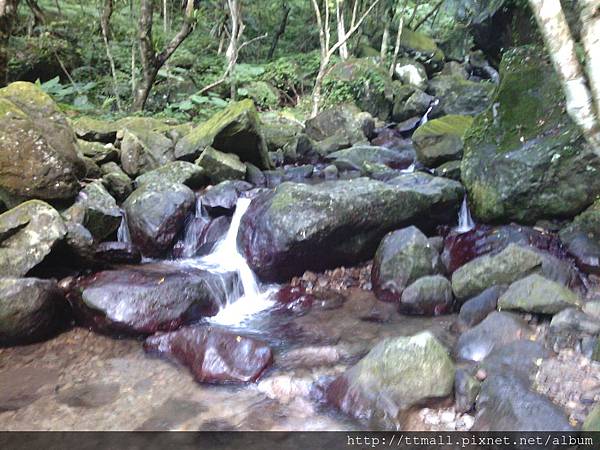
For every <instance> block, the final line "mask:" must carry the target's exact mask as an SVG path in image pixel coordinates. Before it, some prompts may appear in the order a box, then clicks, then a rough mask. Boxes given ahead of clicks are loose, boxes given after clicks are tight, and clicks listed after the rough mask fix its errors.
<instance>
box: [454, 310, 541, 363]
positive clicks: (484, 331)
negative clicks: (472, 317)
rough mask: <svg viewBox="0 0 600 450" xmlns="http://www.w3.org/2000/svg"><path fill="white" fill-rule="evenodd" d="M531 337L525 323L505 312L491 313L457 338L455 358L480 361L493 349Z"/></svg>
mask: <svg viewBox="0 0 600 450" xmlns="http://www.w3.org/2000/svg"><path fill="white" fill-rule="evenodd" d="M531 335H532V333H531V330H530V329H529V327H528V326H527V324H526V323H525V322H523V321H522V320H521V319H519V318H518V317H516V316H514V315H512V314H510V313H505V312H497V311H496V312H492V313H491V314H490V315H488V316H487V317H486V318H485V319H484V320H483V321H482V322H481V323H480V324H478V325H476V326H475V327H473V328H471V329H470V330H467V331H465V332H464V333H463V334H461V335H460V337H459V338H458V343H457V347H456V354H457V357H458V358H460V359H464V360H467V361H477V362H479V361H482V360H483V359H484V358H485V357H486V356H487V355H489V354H490V353H491V352H492V350H494V348H497V347H500V346H502V345H505V344H508V343H510V342H513V341H517V340H519V339H528V338H529V337H530V336H531Z"/></svg>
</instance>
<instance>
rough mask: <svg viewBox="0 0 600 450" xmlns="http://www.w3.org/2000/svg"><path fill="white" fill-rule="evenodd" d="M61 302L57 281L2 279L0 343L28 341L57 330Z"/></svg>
mask: <svg viewBox="0 0 600 450" xmlns="http://www.w3.org/2000/svg"><path fill="white" fill-rule="evenodd" d="M61 301H62V302H64V298H62V295H61V293H60V291H59V289H58V285H57V284H56V281H52V280H40V279H37V278H0V346H2V345H11V344H24V343H28V342H31V341H34V340H36V339H39V338H43V337H45V336H46V335H47V334H49V333H51V332H52V331H54V330H55V329H56V325H57V323H58V319H59V318H60V312H61V308H62V305H61Z"/></svg>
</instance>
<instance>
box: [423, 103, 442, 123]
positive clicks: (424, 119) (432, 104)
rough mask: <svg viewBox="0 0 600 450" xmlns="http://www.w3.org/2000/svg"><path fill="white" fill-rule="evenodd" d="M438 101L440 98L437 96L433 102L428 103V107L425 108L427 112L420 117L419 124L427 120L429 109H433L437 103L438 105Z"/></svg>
mask: <svg viewBox="0 0 600 450" xmlns="http://www.w3.org/2000/svg"><path fill="white" fill-rule="evenodd" d="M439 103H440V100H439V99H437V98H436V99H435V100H434V101H433V102H431V104H430V105H429V108H428V109H427V112H426V113H425V114H424V115H423V117H422V118H421V121H420V122H419V126H422V125H425V124H426V123H427V122H429V114H430V113H431V111H433V108H435V107H436V106H437V105H439Z"/></svg>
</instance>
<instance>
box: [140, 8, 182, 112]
mask: <svg viewBox="0 0 600 450" xmlns="http://www.w3.org/2000/svg"><path fill="white" fill-rule="evenodd" d="M193 13H194V0H187V3H186V8H185V13H184V14H185V15H184V19H183V24H182V25H181V29H180V30H179V32H178V33H177V34H176V35H175V36H174V37H173V39H171V41H170V42H169V43H168V44H167V46H166V47H165V48H164V49H163V50H162V51H161V52H160V53H159V54H156V51H155V49H154V45H153V42H152V19H153V15H154V9H153V2H152V0H141V2H140V20H139V28H140V29H139V41H140V57H141V58H140V59H141V63H142V83H141V85H140V87H139V89H138V90H137V91H136V96H135V100H134V103H133V107H134V109H135V110H138V111H141V110H143V109H144V107H145V106H146V102H147V101H148V96H149V95H150V91H151V89H152V86H154V82H155V80H156V76H157V75H158V71H159V70H160V69H161V68H162V67H163V66H164V64H165V63H166V62H167V60H168V59H169V58H170V57H171V55H173V53H175V51H176V50H177V48H178V47H179V46H180V45H181V43H182V42H183V41H184V40H185V39H186V38H187V37H188V36H189V35H190V33H191V32H192V30H193V29H194V26H193Z"/></svg>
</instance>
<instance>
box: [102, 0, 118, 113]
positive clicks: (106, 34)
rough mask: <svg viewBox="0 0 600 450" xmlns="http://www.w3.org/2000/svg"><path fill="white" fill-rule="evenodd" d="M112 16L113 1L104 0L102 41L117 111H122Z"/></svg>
mask: <svg viewBox="0 0 600 450" xmlns="http://www.w3.org/2000/svg"><path fill="white" fill-rule="evenodd" d="M112 14H113V0H104V9H103V10H102V17H101V18H100V27H101V29H102V39H103V40H104V47H105V48H106V56H107V58H108V62H109V64H110V73H111V75H112V79H113V92H114V94H115V101H116V103H117V109H118V110H119V111H121V110H122V108H121V97H120V96H119V83H118V80H117V69H116V67H115V59H114V58H113V54H112V51H111V49H110V19H111V17H112Z"/></svg>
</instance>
